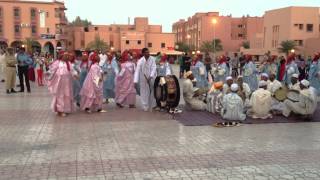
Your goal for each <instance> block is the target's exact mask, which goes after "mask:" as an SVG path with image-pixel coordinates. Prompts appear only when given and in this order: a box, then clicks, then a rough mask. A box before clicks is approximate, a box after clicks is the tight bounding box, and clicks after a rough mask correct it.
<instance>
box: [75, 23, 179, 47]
mask: <svg viewBox="0 0 320 180" xmlns="http://www.w3.org/2000/svg"><path fill="white" fill-rule="evenodd" d="M73 35H74V37H73V39H74V44H73V48H74V49H76V50H83V49H86V48H87V45H88V44H89V43H90V42H92V41H94V39H95V37H97V36H98V37H100V39H102V40H103V41H104V42H106V43H107V44H108V45H109V46H110V48H111V49H112V50H114V51H124V50H130V49H142V48H144V47H147V48H149V50H150V51H151V52H162V51H165V50H167V49H171V48H174V46H175V35H174V34H173V33H163V32H162V26H161V25H150V24H149V21H148V18H146V17H136V18H135V19H134V23H133V24H130V23H128V24H127V25H121V24H111V25H91V26H89V27H74V29H73Z"/></svg>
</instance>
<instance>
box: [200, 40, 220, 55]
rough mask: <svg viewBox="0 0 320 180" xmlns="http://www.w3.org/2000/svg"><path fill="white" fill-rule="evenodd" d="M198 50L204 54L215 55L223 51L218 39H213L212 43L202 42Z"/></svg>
mask: <svg viewBox="0 0 320 180" xmlns="http://www.w3.org/2000/svg"><path fill="white" fill-rule="evenodd" d="M200 50H201V51H202V52H206V53H210V52H212V53H215V52H219V51H222V50H223V46H222V43H221V40H220V39H214V40H212V41H204V42H203V43H202V44H201V46H200Z"/></svg>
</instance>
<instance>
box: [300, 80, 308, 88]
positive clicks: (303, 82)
mask: <svg viewBox="0 0 320 180" xmlns="http://www.w3.org/2000/svg"><path fill="white" fill-rule="evenodd" d="M300 83H301V84H302V85H303V86H305V87H309V86H310V82H309V81H307V80H305V79H304V80H302V81H301V82H300Z"/></svg>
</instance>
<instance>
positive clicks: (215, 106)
mask: <svg viewBox="0 0 320 180" xmlns="http://www.w3.org/2000/svg"><path fill="white" fill-rule="evenodd" d="M222 100H223V92H222V91H220V90H216V89H214V90H213V91H211V92H209V93H208V97H207V111H208V112H211V113H213V114H215V113H220V112H221V109H222Z"/></svg>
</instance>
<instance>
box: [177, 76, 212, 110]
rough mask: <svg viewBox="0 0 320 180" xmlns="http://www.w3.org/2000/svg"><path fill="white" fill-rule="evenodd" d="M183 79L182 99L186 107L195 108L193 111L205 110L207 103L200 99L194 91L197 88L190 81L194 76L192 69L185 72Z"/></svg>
mask: <svg viewBox="0 0 320 180" xmlns="http://www.w3.org/2000/svg"><path fill="white" fill-rule="evenodd" d="M185 78H186V79H185V80H184V82H183V85H182V87H183V99H184V101H185V102H186V109H188V110H189V109H190V110H195V111H205V110H206V109H207V105H206V104H205V103H204V102H203V101H201V100H200V99H199V97H198V95H197V93H196V91H197V90H199V88H195V87H193V83H192V81H193V80H194V76H193V74H192V71H188V72H186V74H185Z"/></svg>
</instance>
